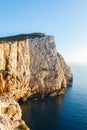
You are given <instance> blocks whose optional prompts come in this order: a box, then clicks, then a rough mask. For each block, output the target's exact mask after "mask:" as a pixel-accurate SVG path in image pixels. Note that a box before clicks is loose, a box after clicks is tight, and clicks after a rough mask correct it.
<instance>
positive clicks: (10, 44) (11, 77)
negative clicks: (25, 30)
mask: <svg viewBox="0 0 87 130" xmlns="http://www.w3.org/2000/svg"><path fill="white" fill-rule="evenodd" d="M71 80H72V73H71V70H70V68H69V67H68V66H67V65H66V63H65V61H64V59H63V58H62V56H61V55H60V54H59V53H57V50H56V46H55V41H54V37H53V36H46V35H40V36H39V35H35V36H34V35H33V37H29V36H28V35H27V36H26V35H24V36H23V37H22V38H20V36H17V39H16V37H15V38H11V37H10V38H7V39H5V38H4V39H1V42H0V95H4V96H9V97H13V98H14V99H20V98H23V100H26V99H27V98H28V97H31V96H33V95H35V94H36V95H41V96H42V97H44V96H46V95H50V94H51V93H53V92H55V91H58V90H60V89H62V88H66V87H67V86H68V85H70V83H71Z"/></svg>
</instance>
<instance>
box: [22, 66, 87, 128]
mask: <svg viewBox="0 0 87 130" xmlns="http://www.w3.org/2000/svg"><path fill="white" fill-rule="evenodd" d="M70 66H71V69H72V71H73V78H74V80H73V85H72V87H70V88H68V90H67V91H66V93H65V95H63V96H58V97H55V98H52V99H45V101H27V102H25V103H24V104H22V105H21V107H22V110H23V119H24V120H25V122H26V124H27V125H28V126H29V127H30V129H31V130H87V65H81V64H77V65H76V64H73V65H70Z"/></svg>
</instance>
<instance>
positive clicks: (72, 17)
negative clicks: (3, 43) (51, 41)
mask: <svg viewBox="0 0 87 130" xmlns="http://www.w3.org/2000/svg"><path fill="white" fill-rule="evenodd" d="M31 32H44V33H46V34H51V35H54V36H55V41H56V45H57V50H58V51H59V52H60V53H61V54H62V55H63V56H64V58H65V60H66V61H67V62H87V0H0V37H2V36H7V35H15V34H19V33H31Z"/></svg>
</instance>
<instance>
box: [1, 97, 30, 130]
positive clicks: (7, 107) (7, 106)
mask: <svg viewBox="0 0 87 130" xmlns="http://www.w3.org/2000/svg"><path fill="white" fill-rule="evenodd" d="M21 116H22V113H21V108H20V106H19V104H18V103H17V102H16V101H14V100H13V99H11V98H9V97H3V96H0V130H29V128H28V127H27V126H26V124H25V122H24V121H23V120H22V119H21Z"/></svg>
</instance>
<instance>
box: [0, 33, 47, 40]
mask: <svg viewBox="0 0 87 130" xmlns="http://www.w3.org/2000/svg"><path fill="white" fill-rule="evenodd" d="M45 36H46V34H44V33H30V34H19V35H15V36H8V37H0V42H3V41H17V40H18V41H20V40H25V39H27V38H30V39H33V38H41V37H45Z"/></svg>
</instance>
